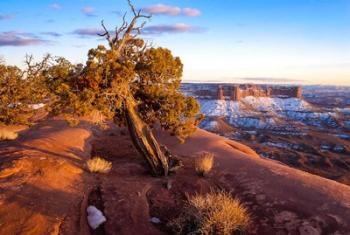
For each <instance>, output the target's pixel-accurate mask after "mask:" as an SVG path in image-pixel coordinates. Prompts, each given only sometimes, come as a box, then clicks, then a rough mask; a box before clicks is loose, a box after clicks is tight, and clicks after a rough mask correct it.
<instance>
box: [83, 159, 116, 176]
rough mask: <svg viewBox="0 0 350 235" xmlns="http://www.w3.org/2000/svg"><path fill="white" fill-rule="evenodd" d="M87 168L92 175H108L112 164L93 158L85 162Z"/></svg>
mask: <svg viewBox="0 0 350 235" xmlns="http://www.w3.org/2000/svg"><path fill="white" fill-rule="evenodd" d="M87 166H88V168H89V171H90V172H92V173H108V172H109V171H110V170H111V168H112V163H111V162H109V161H107V160H105V159H103V158H100V157H94V158H92V159H89V160H88V161H87Z"/></svg>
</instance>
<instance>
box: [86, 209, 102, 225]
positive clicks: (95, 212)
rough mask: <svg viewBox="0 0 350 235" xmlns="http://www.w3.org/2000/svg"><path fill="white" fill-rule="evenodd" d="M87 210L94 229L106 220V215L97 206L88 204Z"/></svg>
mask: <svg viewBox="0 0 350 235" xmlns="http://www.w3.org/2000/svg"><path fill="white" fill-rule="evenodd" d="M86 211H87V213H88V216H87V220H88V223H89V225H90V227H91V228H92V229H97V228H98V227H99V226H100V225H101V224H103V223H104V222H106V217H104V215H103V213H102V212H101V211H100V210H99V209H97V208H96V207H95V206H88V208H87V209H86Z"/></svg>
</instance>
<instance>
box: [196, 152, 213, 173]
mask: <svg viewBox="0 0 350 235" xmlns="http://www.w3.org/2000/svg"><path fill="white" fill-rule="evenodd" d="M213 164H214V154H212V153H209V152H203V153H202V154H201V155H200V156H198V157H197V159H196V160H195V168H196V172H197V174H198V175H200V176H205V175H207V174H208V173H209V172H210V171H211V169H212V168H213Z"/></svg>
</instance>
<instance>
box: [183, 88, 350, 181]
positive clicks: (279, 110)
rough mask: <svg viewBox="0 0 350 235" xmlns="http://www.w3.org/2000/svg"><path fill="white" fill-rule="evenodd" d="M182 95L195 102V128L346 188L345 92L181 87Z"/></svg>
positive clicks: (349, 108)
mask: <svg viewBox="0 0 350 235" xmlns="http://www.w3.org/2000/svg"><path fill="white" fill-rule="evenodd" d="M182 90H183V92H184V93H185V94H188V95H192V96H195V97H196V99H197V100H198V101H199V102H200V104H201V111H202V113H203V114H204V115H205V119H204V121H202V123H201V125H200V127H201V128H203V129H206V130H208V131H211V132H213V133H216V134H219V135H221V136H224V137H226V138H229V139H232V140H236V141H239V142H241V143H243V144H246V145H248V146H250V147H251V148H253V149H254V150H255V151H256V152H257V153H258V154H259V155H260V156H261V157H264V158H269V159H274V160H277V161H280V162H283V163H284V164H287V165H289V166H292V167H295V168H298V169H301V170H304V171H307V172H310V173H313V174H317V175H320V176H323V177H326V178H329V179H333V180H336V181H339V182H342V183H345V184H350V103H349V100H350V88H347V87H322V86H304V87H300V86H277V85H260V86H258V85H249V84H247V85H244V84H243V85H242V84H241V85H239V84H198V83H197V84H194V83H192V84H189V83H187V84H183V85H182ZM237 94H238V95H237Z"/></svg>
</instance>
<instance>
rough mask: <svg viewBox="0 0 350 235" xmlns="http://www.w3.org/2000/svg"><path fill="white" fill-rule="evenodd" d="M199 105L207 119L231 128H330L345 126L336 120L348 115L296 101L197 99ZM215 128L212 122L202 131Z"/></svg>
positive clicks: (299, 100) (284, 99) (204, 124)
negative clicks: (219, 119)
mask: <svg viewBox="0 0 350 235" xmlns="http://www.w3.org/2000/svg"><path fill="white" fill-rule="evenodd" d="M198 101H199V103H200V104H201V111H202V113H203V114H205V115H206V117H208V118H212V117H223V118H224V119H225V120H226V122H227V123H229V124H230V125H232V126H234V127H245V128H257V129H267V128H268V129H284V130H285V129H293V126H294V124H297V125H299V126H300V125H306V126H314V127H323V126H327V127H332V128H338V127H341V126H346V125H347V123H342V121H340V120H338V119H339V118H338V117H339V115H341V116H342V115H347V114H348V113H347V111H348V109H342V110H339V109H334V110H325V109H320V108H317V107H314V106H312V105H311V104H309V103H308V102H306V101H305V100H303V99H298V98H270V97H253V96H248V97H245V98H243V99H241V100H240V101H231V100H213V99H198ZM345 122H346V121H345ZM215 125H216V124H215V121H210V122H203V124H202V127H203V128H206V129H213V128H214V127H215Z"/></svg>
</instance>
